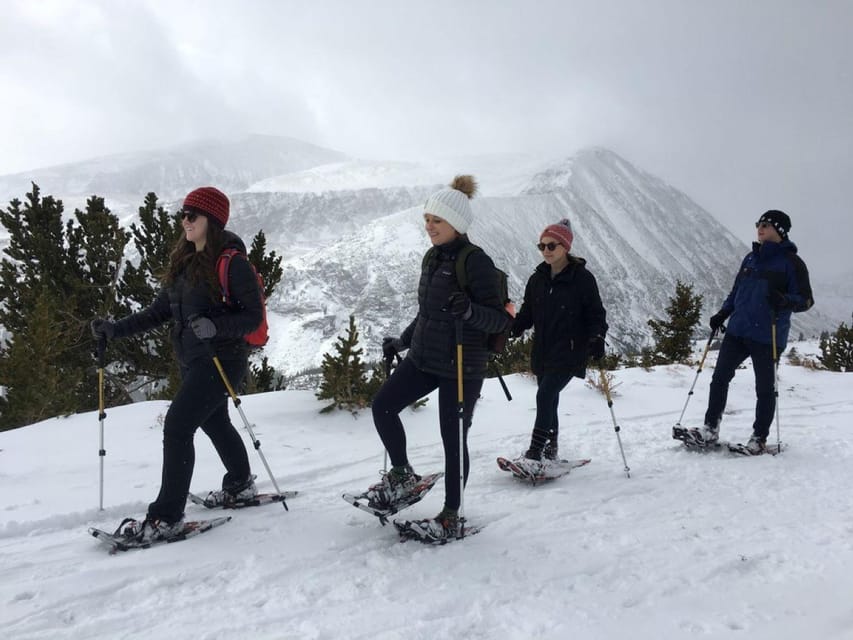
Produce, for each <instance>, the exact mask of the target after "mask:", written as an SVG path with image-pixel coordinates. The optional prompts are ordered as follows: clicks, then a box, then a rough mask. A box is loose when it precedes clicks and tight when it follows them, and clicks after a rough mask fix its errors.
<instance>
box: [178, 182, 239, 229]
mask: <svg viewBox="0 0 853 640" xmlns="http://www.w3.org/2000/svg"><path fill="white" fill-rule="evenodd" d="M184 206H185V207H192V208H193V209H198V210H199V211H201V212H202V213H204V214H205V215H207V219H208V220H213V221H214V222H216V223H218V224H219V226H220V227H223V228H225V225H226V224H227V223H228V215H229V211H230V208H231V205H230V203H229V202H228V196H226V195H225V194H224V193H222V192H221V191H220V190H219V189H217V188H216V187H199V188H198V189H194V190H193V191H190V192H189V193H188V194H187V197H186V198H184Z"/></svg>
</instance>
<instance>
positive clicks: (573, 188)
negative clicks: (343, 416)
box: [0, 136, 846, 375]
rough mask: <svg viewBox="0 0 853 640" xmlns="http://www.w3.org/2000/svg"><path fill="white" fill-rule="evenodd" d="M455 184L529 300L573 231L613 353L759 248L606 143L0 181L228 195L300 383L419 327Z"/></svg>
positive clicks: (294, 156)
mask: <svg viewBox="0 0 853 640" xmlns="http://www.w3.org/2000/svg"><path fill="white" fill-rule="evenodd" d="M457 173H472V174H473V175H475V176H476V177H477V179H478V181H479V182H480V186H481V194H480V195H479V196H478V197H477V198H475V199H474V200H473V208H474V213H475V222H474V224H473V226H472V228H471V230H470V234H469V235H470V237H471V239H472V241H473V242H475V243H477V244H479V245H481V246H482V247H483V248H484V249H485V250H486V251H487V252H488V253H489V254H490V255H491V256H492V258H493V259H494V261H495V263H496V264H497V265H498V266H499V267H500V268H502V269H503V270H504V271H506V272H507V273H508V274H509V283H510V293H511V295H512V297H513V298H514V299H515V300H517V301H519V302H520V298H521V296H522V293H523V290H524V285H525V283H526V281H527V278H528V277H529V276H530V274H531V273H532V272H533V269H534V268H535V266H536V265H537V264H538V263H539V262H540V261H541V255H540V254H539V252H538V251H537V250H536V248H535V246H534V245H535V243H536V242H537V241H538V238H539V233H540V232H541V230H542V229H543V228H544V227H545V226H547V225H548V224H550V223H552V222H555V221H557V220H559V219H560V218H563V217H568V218H569V219H570V220H571V223H572V226H573V229H574V233H575V242H574V247H573V253H575V254H576V255H578V256H581V257H583V258H585V259H586V260H587V265H588V268H589V269H590V270H591V271H592V273H593V274H594V275H595V276H596V278H597V279H598V283H599V287H600V289H601V292H602V297H603V300H604V303H605V306H606V308H607V309H608V322H609V324H610V327H611V329H610V333H609V338H608V339H609V342H610V348H611V349H613V350H620V351H621V350H626V349H638V348H640V347H643V346H646V345H647V344H649V340H650V331H649V328H648V326H647V321H648V320H649V319H650V318H653V317H658V318H659V317H662V315H663V311H662V310H663V309H664V307H665V306H666V304H667V301H668V299H669V297H670V296H671V295H672V294H673V293H674V291H675V283H676V281H677V280H679V279H680V280H682V281H683V282H686V283H689V284H692V285H693V286H694V290H695V291H696V292H697V293H701V294H702V295H703V296H704V297H705V306H704V316H705V317H706V318H707V317H708V316H710V315H711V314H712V313H714V312H715V311H716V310H717V308H718V307H719V305H720V304H721V302H722V300H723V298H724V296H725V295H726V293H727V292H728V290H729V289H730V287H731V283H732V280H733V278H734V274H735V271H736V269H737V265H739V263H740V260H741V259H742V257H743V256H744V255H745V253H746V252H747V250H748V247H747V246H746V245H745V244H743V243H742V242H740V241H739V240H738V239H737V238H736V237H735V236H734V235H732V233H731V232H729V231H728V230H727V229H726V228H725V227H723V226H722V225H721V224H720V223H719V222H717V221H716V220H715V219H714V217H713V216H712V215H711V214H710V213H708V212H707V211H705V210H704V209H702V208H701V207H699V206H698V205H697V204H696V203H695V202H693V201H692V200H690V198H689V197H688V196H686V195H685V194H684V193H682V192H680V191H678V190H677V189H675V188H673V187H671V186H669V185H668V184H666V183H665V182H664V181H662V180H661V179H659V178H657V177H655V176H652V175H650V174H648V173H646V172H644V171H642V170H641V169H639V168H637V167H634V166H633V165H631V164H630V163H629V162H628V161H626V160H625V159H624V158H621V157H620V156H618V155H617V154H615V153H613V152H612V151H608V150H606V149H600V148H595V149H588V150H584V151H581V152H579V153H577V154H576V155H574V156H573V157H570V158H566V159H561V160H557V161H549V160H546V159H543V158H538V157H531V156H527V155H523V154H504V155H489V156H470V157H465V158H451V159H439V160H434V161H423V162H388V161H377V160H365V159H353V158H345V157H343V156H342V155H341V154H339V153H337V152H334V151H329V150H326V149H321V148H318V147H314V146H312V145H308V144H305V143H302V142H299V141H295V140H290V139H286V138H272V137H264V136H254V137H250V138H247V139H243V140H240V141H236V142H230V143H205V144H197V145H189V146H186V147H182V148H179V149H173V150H168V151H165V152H160V153H152V154H131V155H128V156H121V157H114V158H107V159H103V160H100V161H91V162H86V163H80V164H75V165H66V166H64V167H55V168H52V169H46V170H43V171H42V172H34V173H33V174H32V175H31V176H30V175H28V176H27V177H26V180H24V178H25V177H24V176H23V175H18V176H6V177H0V192H2V191H3V190H4V189H5V190H8V189H12V188H14V189H17V191H16V192H15V195H17V197H22V196H23V194H24V192H25V191H26V189H27V188H28V181H29V180H30V179H33V180H35V181H37V182H38V183H39V184H40V186H41V187H42V190H43V193H50V194H54V195H57V196H62V197H66V198H71V199H72V203H73V199H74V198H83V197H85V195H90V194H91V193H97V194H98V195H103V196H105V197H106V198H107V204H108V206H110V207H111V208H112V209H113V210H114V211H116V212H118V213H123V214H125V216H126V218H125V220H126V222H129V220H130V219H131V218H132V216H133V215H134V212H135V210H136V208H137V207H138V206H139V205H140V204H141V203H142V199H143V197H144V195H145V193H147V192H148V191H151V190H155V191H156V192H157V193H158V195H159V196H160V197H161V200H163V201H165V202H166V203H167V205H168V206H169V207H170V208H171V209H172V210H174V209H176V208H177V207H178V206H179V205H180V198H182V197H183V195H184V194H185V193H186V192H187V191H189V190H190V189H192V188H194V187H196V186H199V185H200V184H216V185H218V186H220V187H221V188H223V189H225V190H226V191H227V192H228V193H229V195H230V196H231V199H232V216H231V221H230V223H229V226H230V227H231V228H233V229H234V230H235V231H236V232H237V233H239V234H241V235H242V236H243V237H244V238H246V239H247V240H248V239H250V238H251V237H252V236H253V235H255V234H256V233H257V232H258V231H259V230H261V229H262V230H263V231H264V232H265V234H266V236H267V240H268V248H269V249H271V250H275V251H276V252H278V254H279V255H281V256H283V257H284V258H285V262H284V278H283V281H282V283H281V284H280V286H279V287H278V289H277V291H276V292H275V294H274V295H273V296H272V298H271V299H270V301H269V307H270V312H271V313H270V318H269V320H270V325H271V340H270V344H269V345H268V347H267V348H266V354H267V355H268V356H269V359H270V363H271V364H272V365H274V366H276V367H277V368H279V369H280V370H281V371H282V372H284V373H286V374H289V375H292V374H295V373H297V372H299V371H303V370H305V369H310V368H313V367H316V366H318V365H319V364H320V362H321V360H322V355H323V353H325V352H327V351H328V350H329V349H331V347H332V345H333V343H334V341H335V339H336V337H337V336H338V335H340V334H341V333H342V331H343V328H344V327H345V326H346V324H347V319H348V317H349V315H351V314H353V315H355V316H356V320H357V323H358V326H359V329H360V332H361V338H362V346H363V347H365V350H366V355H367V357H368V358H371V357H377V356H378V354H379V344H380V342H381V338H382V336H384V335H398V334H399V333H400V332H401V331H402V330H403V329H404V328H405V326H406V325H407V324H408V323H409V321H410V320H411V319H412V318H414V316H415V312H416V296H415V288H416V283H417V278H418V273H419V268H420V263H421V258H422V256H423V254H424V252H425V251H426V250H427V249H428V246H429V245H428V241H427V239H426V236H425V234H424V232H423V229H422V213H423V212H422V206H423V202H424V201H425V200H426V198H427V196H428V195H429V194H430V193H432V192H433V191H434V190H436V189H438V188H440V187H441V185H443V184H446V183H447V182H449V181H450V179H451V178H452V177H453V175H454V174H457ZM22 180H24V182H25V183H26V184H25V185H24V186H20V184H18V183H20V182H21V181H22ZM69 194H70V195H69ZM74 194H76V195H74ZM66 204H69V203H68V202H66ZM78 206H79V205H78ZM818 304H819V305H820V299H818ZM844 317H846V315H845V316H844ZM836 324H837V323H836V322H835V320H830V319H828V318H827V317H825V316H823V315H821V313H820V312H819V311H812V312H810V313H809V314H805V315H803V316H799V317H798V318H797V321H796V324H795V329H794V330H795V331H796V332H799V331H802V332H804V333H805V335H807V336H810V335H814V334H816V333H818V332H819V331H820V330H823V329H826V328H834V326H835V325H836ZM795 335H796V334H795Z"/></svg>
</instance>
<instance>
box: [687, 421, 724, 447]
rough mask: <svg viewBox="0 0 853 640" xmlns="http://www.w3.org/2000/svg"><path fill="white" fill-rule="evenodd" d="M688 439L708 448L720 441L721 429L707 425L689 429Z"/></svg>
mask: <svg viewBox="0 0 853 640" xmlns="http://www.w3.org/2000/svg"><path fill="white" fill-rule="evenodd" d="M687 437H688V438H690V439H691V440H692V441H693V442H694V443H695V444H697V445H699V446H700V447H707V446H708V445H711V444H714V443H715V442H717V441H718V440H719V439H720V429H719V427H712V426H711V425H709V424H705V425H702V426H701V427H699V428H698V429H688V430H687Z"/></svg>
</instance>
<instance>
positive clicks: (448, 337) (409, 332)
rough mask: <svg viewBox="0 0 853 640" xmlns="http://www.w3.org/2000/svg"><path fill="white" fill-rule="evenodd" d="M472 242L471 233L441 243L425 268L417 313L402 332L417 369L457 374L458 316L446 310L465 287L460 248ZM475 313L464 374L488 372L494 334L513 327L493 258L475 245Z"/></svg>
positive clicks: (466, 337) (468, 326)
mask: <svg viewBox="0 0 853 640" xmlns="http://www.w3.org/2000/svg"><path fill="white" fill-rule="evenodd" d="M468 244H470V242H469V240H468V237H467V236H460V237H459V238H457V239H456V240H453V241H451V242H448V243H447V244H443V245H440V246H438V247H436V250H437V251H436V252H435V256H434V257H433V259H432V260H430V261H429V262H428V263H427V264H426V265H424V267H423V269H422V270H421V278H420V282H419V284H418V315H417V316H416V317H415V319H414V320H413V321H412V322H411V324H410V325H409V326H408V327H407V328H406V330H405V331H404V332H403V335H402V336H400V339H401V340H402V342H403V344H404V345H406V346H407V347H409V353H408V355H407V357H408V358H410V359H411V360H412V364H414V365H415V366H416V367H417V368H418V369H420V370H421V371H424V372H426V373H431V374H433V375H436V376H439V377H442V378H456V328H455V319H454V318H453V316H452V315H451V313H450V312H449V311H445V310H444V309H445V307H446V306H447V299H448V298H449V297H450V294H451V293H453V292H454V291H459V290H460V289H461V287H460V286H459V282H458V281H457V280H456V254H457V253H458V252H459V251H460V250H461V249H462V248H463V247H464V246H466V245H468ZM465 262H466V264H465V268H466V275H467V278H468V283H467V284H468V287H467V289H466V291H465V293H466V294H467V295H468V297H469V298H470V299H471V317H470V318H468V320H466V321H465V322H464V325H463V338H462V378H463V380H476V379H480V380H481V379H483V378H485V377H486V365H487V364H488V360H489V349H488V338H489V334H492V333H500V332H501V331H505V330H506V329H507V328H508V327H509V323H510V320H511V319H510V316H509V314H508V313H507V312H506V311H505V310H504V306H503V302H504V301H503V300H501V296H500V290H499V286H498V279H497V276H496V272H495V266H494V263H493V262H492V259H491V258H490V257H489V256H488V255H486V253H485V252H484V251H474V252H472V253H470V254H469V255H468V257H467V259H466V261H465Z"/></svg>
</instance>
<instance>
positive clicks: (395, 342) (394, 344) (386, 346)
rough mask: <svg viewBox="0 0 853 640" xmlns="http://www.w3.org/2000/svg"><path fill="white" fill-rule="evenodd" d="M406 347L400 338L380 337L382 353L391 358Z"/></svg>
mask: <svg viewBox="0 0 853 640" xmlns="http://www.w3.org/2000/svg"><path fill="white" fill-rule="evenodd" d="M406 349H408V347H407V346H406V345H404V344H403V341H402V340H400V338H392V337H390V336H388V337H385V338H383V339H382V355H384V356H385V357H386V358H393V357H394V356H395V355H397V354H398V353H400V352H401V351H405V350H406Z"/></svg>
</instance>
